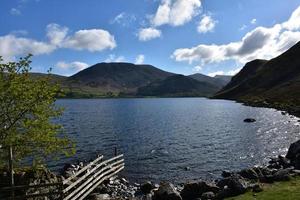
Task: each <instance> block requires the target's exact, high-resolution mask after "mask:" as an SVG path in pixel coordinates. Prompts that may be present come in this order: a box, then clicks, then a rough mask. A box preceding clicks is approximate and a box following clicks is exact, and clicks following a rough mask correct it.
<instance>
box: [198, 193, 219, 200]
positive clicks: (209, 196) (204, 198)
mask: <svg viewBox="0 0 300 200" xmlns="http://www.w3.org/2000/svg"><path fill="white" fill-rule="evenodd" d="M215 197H216V195H215V193H213V192H205V193H203V194H202V195H201V200H211V199H214V198H215Z"/></svg>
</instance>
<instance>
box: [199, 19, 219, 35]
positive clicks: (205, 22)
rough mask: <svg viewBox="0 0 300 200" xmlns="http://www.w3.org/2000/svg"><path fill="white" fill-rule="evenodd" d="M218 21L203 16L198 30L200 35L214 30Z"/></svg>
mask: <svg viewBox="0 0 300 200" xmlns="http://www.w3.org/2000/svg"><path fill="white" fill-rule="evenodd" d="M216 23H217V21H216V20H214V19H213V18H212V17H211V16H210V15H203V17H202V19H201V20H200V22H199V24H198V27H197V30H198V32H199V33H207V32H211V31H213V30H214V28H215V26H216Z"/></svg>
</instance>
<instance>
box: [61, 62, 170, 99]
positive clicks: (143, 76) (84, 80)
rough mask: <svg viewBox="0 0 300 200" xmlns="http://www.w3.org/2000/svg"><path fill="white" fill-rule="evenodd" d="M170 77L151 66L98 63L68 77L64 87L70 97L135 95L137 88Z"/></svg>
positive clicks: (167, 73)
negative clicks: (79, 95)
mask: <svg viewBox="0 0 300 200" xmlns="http://www.w3.org/2000/svg"><path fill="white" fill-rule="evenodd" d="M172 75H174V74H173V73H170V72H166V71H163V70H160V69H158V68H156V67H154V66H151V65H135V64H131V63H99V64H96V65H93V66H91V67H89V68H86V69H84V70H82V71H80V72H78V73H77V74H75V75H73V76H71V77H69V78H68V79H67V81H66V82H65V85H67V88H68V90H69V92H68V95H71V96H72V95H75V96H76V95H78V93H79V94H96V95H97V96H103V95H104V96H106V95H107V94H109V95H120V94H123V95H135V93H136V91H137V89H138V88H139V87H143V86H146V85H148V84H149V83H151V82H154V81H159V80H163V79H165V78H167V77H169V76H172Z"/></svg>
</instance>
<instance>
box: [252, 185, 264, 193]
mask: <svg viewBox="0 0 300 200" xmlns="http://www.w3.org/2000/svg"><path fill="white" fill-rule="evenodd" d="M262 191H263V189H262V187H261V186H260V185H259V184H255V185H254V186H253V187H252V192H255V193H259V192H262Z"/></svg>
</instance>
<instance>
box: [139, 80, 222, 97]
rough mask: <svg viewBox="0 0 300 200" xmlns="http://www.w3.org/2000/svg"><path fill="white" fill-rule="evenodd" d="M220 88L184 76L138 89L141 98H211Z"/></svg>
mask: <svg viewBox="0 0 300 200" xmlns="http://www.w3.org/2000/svg"><path fill="white" fill-rule="evenodd" d="M218 90H219V88H218V87H217V86H215V85H213V84H211V83H208V82H200V81H197V80H195V79H193V78H191V77H188V76H184V75H174V76H170V77H168V78H166V79H165V80H160V81H155V82H153V83H150V84H149V85H147V86H144V87H141V88H139V89H138V92H137V95H139V96H163V97H174V96H181V97H183V96H185V97H191V96H211V95H212V94H214V93H215V92H217V91H218Z"/></svg>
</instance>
